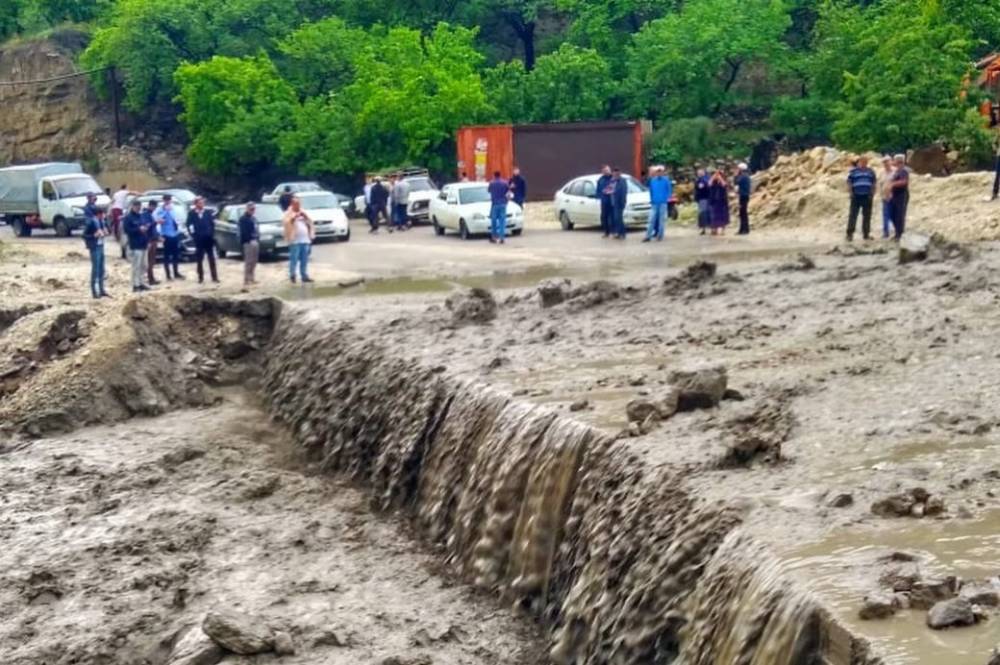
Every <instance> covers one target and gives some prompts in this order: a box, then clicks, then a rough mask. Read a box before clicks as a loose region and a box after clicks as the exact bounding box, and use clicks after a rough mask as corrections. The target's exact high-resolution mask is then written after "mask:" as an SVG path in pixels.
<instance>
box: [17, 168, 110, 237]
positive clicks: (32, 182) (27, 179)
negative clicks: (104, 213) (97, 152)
mask: <svg viewBox="0 0 1000 665" xmlns="http://www.w3.org/2000/svg"><path fill="white" fill-rule="evenodd" d="M98 192H103V189H102V188H101V186H100V185H98V184H97V182H96V181H95V180H94V179H93V178H92V177H91V176H89V175H87V174H86V173H84V172H83V167H82V166H80V165H79V164H76V163H69V162H50V163H48V164H29V165H26V166H11V167H8V168H5V169H0V214H3V215H4V218H5V219H6V220H7V223H8V224H10V225H11V227H12V228H13V230H14V234H15V235H18V236H21V237H27V236H30V235H31V232H32V230H33V229H46V228H51V229H55V232H56V235H58V236H68V235H70V234H71V233H72V232H73V231H74V230H75V229H79V228H83V226H84V224H85V223H86V219H85V218H84V214H83V207H84V206H85V205H86V204H87V194H90V193H98ZM96 203H97V205H98V206H99V207H101V208H105V209H106V208H107V207H108V206H109V205H111V199H109V198H108V197H107V196H106V195H104V194H103V193H102V194H99V195H98V197H97V201H96Z"/></svg>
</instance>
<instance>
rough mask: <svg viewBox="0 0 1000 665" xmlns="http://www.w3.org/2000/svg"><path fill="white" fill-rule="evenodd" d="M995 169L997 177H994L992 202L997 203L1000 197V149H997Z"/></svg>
mask: <svg viewBox="0 0 1000 665" xmlns="http://www.w3.org/2000/svg"><path fill="white" fill-rule="evenodd" d="M994 169H995V170H996V175H995V176H994V177H993V198H991V199H990V201H996V200H997V196H1000V148H998V149H997V156H996V164H995V165H994Z"/></svg>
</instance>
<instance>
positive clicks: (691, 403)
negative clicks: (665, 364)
mask: <svg viewBox="0 0 1000 665" xmlns="http://www.w3.org/2000/svg"><path fill="white" fill-rule="evenodd" d="M668 381H669V382H670V384H671V385H673V386H675V387H676V388H677V389H678V390H679V391H680V394H679V395H678V401H677V410H678V411H694V410H695V409H709V408H711V407H713V406H718V405H719V402H721V401H722V398H723V396H724V395H725V394H726V385H727V383H728V381H729V378H728V376H727V374H726V368H725V367H721V366H718V367H704V368H700V369H691V370H678V371H674V372H671V373H670V376H669V378H668Z"/></svg>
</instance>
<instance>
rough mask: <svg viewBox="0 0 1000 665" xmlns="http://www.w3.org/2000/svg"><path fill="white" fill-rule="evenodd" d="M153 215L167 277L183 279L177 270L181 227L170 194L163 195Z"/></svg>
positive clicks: (179, 259) (169, 278) (179, 260)
mask: <svg viewBox="0 0 1000 665" xmlns="http://www.w3.org/2000/svg"><path fill="white" fill-rule="evenodd" d="M154 216H155V218H156V223H157V225H158V226H159V232H160V236H162V237H163V269H164V270H165V271H166V273H167V279H168V280H171V279H184V275H182V274H181V273H180V270H178V267H179V266H180V262H181V227H180V224H178V222H177V217H176V213H175V212H174V202H173V197H171V196H170V194H164V195H163V205H161V206H160V207H159V208H158V209H157V211H156V213H155V215H154ZM171 266H173V269H174V270H173V275H171V274H170V268H171Z"/></svg>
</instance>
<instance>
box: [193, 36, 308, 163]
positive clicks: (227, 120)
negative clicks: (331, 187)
mask: <svg viewBox="0 0 1000 665" xmlns="http://www.w3.org/2000/svg"><path fill="white" fill-rule="evenodd" d="M175 78H176V81H177V89H178V95H177V100H176V101H177V102H178V103H180V105H181V107H182V108H183V112H182V113H181V115H180V120H181V121H182V122H183V123H184V126H185V127H186V128H187V132H188V135H189V136H190V137H191V143H190V145H189V146H188V156H189V157H190V159H191V161H192V162H193V163H194V164H195V165H196V166H197V167H198V168H200V169H203V170H205V171H207V172H209V173H217V174H224V173H244V172H247V171H250V170H251V169H253V168H256V167H260V166H261V165H266V164H269V163H271V162H273V161H274V160H275V159H276V158H277V156H278V136H279V135H280V134H281V133H282V132H283V131H285V130H286V129H287V128H288V126H289V119H290V118H292V117H293V115H294V114H295V110H296V106H297V104H296V102H295V92H294V90H292V87H291V86H290V85H288V84H287V83H285V82H284V81H283V80H281V78H280V77H279V76H278V70H277V68H275V66H274V64H273V63H272V62H271V61H270V60H269V59H268V58H267V56H265V55H259V56H256V57H253V58H230V57H225V56H215V57H213V58H212V59H210V60H206V61H204V62H199V63H185V64H183V65H181V66H180V67H179V68H178V69H177V73H176V75H175Z"/></svg>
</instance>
